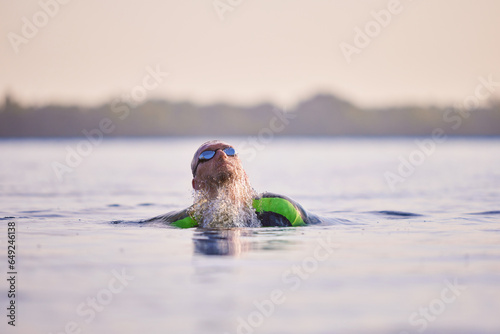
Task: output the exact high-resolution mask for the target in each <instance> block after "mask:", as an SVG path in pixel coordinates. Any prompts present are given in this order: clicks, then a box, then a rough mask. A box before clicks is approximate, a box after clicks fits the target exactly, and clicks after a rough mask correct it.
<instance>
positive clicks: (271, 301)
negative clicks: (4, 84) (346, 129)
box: [0, 137, 500, 334]
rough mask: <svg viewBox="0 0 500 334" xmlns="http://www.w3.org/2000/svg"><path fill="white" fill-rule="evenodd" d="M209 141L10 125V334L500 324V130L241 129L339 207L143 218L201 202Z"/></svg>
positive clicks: (296, 182)
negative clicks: (497, 134)
mask: <svg viewBox="0 0 500 334" xmlns="http://www.w3.org/2000/svg"><path fill="white" fill-rule="evenodd" d="M206 139H211V138H150V139H105V140H102V141H99V140H98V138H95V141H94V142H93V143H92V142H90V141H86V140H83V139H64V140H62V139H46V140H41V139H27V140H1V141H0V152H1V155H2V159H1V162H0V199H1V201H0V219H1V220H0V226H1V229H0V242H1V249H2V251H1V252H0V259H1V260H0V263H1V266H0V268H1V269H2V277H7V278H9V277H10V276H9V275H8V274H7V272H9V269H8V267H7V261H8V257H7V255H8V254H7V246H8V240H9V239H8V238H7V237H8V230H7V228H8V225H11V226H12V225H15V230H16V234H15V236H16V238H15V246H16V254H15V256H16V258H15V261H16V262H15V268H14V270H15V272H16V274H15V276H16V288H15V290H16V296H15V298H8V290H9V289H10V288H9V285H8V282H7V280H6V279H5V278H3V279H2V283H1V290H0V293H1V295H0V301H1V309H2V310H3V311H2V316H1V319H3V320H2V321H1V323H0V332H1V333H23V334H29V333H43V334H46V333H53V334H56V333H221V334H224V333H245V334H248V333H283V334H291V333H308V334H310V333H398V334H403V333H499V332H500V317H499V316H498V315H499V314H500V139H498V138H496V139H495V138H493V139H465V138H453V139H452V138H447V139H446V140H443V141H440V142H437V141H432V139H429V138H390V139H388V138H381V139H373V138H274V139H273V138H257V137H255V138H250V137H248V138H247V137H237V138H223V139H226V140H227V141H229V142H230V143H233V144H234V145H235V146H236V148H237V149H238V148H239V149H240V156H241V159H242V161H243V165H244V167H245V168H246V170H247V173H248V175H249V177H250V181H251V182H252V185H253V186H254V188H255V189H256V190H257V191H258V192H263V191H270V192H274V193H278V194H282V195H286V196H289V197H291V198H292V199H294V200H296V201H297V202H299V203H300V204H302V206H303V207H305V208H306V209H307V210H308V211H310V212H313V213H315V214H317V215H319V216H321V217H323V223H322V224H318V225H313V226H305V227H296V228H291V227H290V228H253V229H250V228H239V229H229V230H203V229H200V228H192V229H179V228H173V227H170V226H165V225H162V224H140V223H138V222H139V221H140V220H142V219H146V218H150V217H154V216H157V215H160V214H163V213H166V212H169V211H171V210H178V209H182V208H185V207H187V206H189V205H190V204H191V203H192V193H191V174H190V168H189V165H190V161H191V157H192V154H193V153H194V151H195V150H196V148H197V147H198V146H199V145H200V144H201V143H202V142H203V141H205V140H206ZM75 152H76V153H75ZM113 221H121V222H120V223H111V222H113ZM9 223H10V224H9ZM11 300H14V301H15V306H16V320H15V324H16V326H15V327H12V326H10V325H8V323H7V322H8V321H9V318H8V317H6V315H8V312H9V311H8V310H7V309H6V308H7V307H8V305H9V304H8V303H9V302H10V301H11Z"/></svg>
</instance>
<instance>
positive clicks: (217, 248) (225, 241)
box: [193, 227, 297, 256]
mask: <svg viewBox="0 0 500 334" xmlns="http://www.w3.org/2000/svg"><path fill="white" fill-rule="evenodd" d="M295 233H297V231H296V230H295V229H294V228H281V227H280V228H265V229H249V228H231V229H203V228H198V229H197V230H196V232H195V233H194V235H193V243H194V252H195V254H203V255H223V256H226V255H229V256H239V255H241V254H243V253H245V252H248V251H250V250H278V249H283V248H285V246H289V245H292V244H294V243H295V242H292V241H290V240H286V239H281V238H279V237H282V236H288V235H291V234H295ZM268 238H272V240H267V239H268Z"/></svg>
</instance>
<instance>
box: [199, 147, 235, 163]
mask: <svg viewBox="0 0 500 334" xmlns="http://www.w3.org/2000/svg"><path fill="white" fill-rule="evenodd" d="M222 151H223V152H224V153H226V154H227V155H228V156H230V157H232V156H234V155H236V150H235V149H234V148H232V147H226V148H225V149H223V150H222ZM215 152H217V150H215V151H205V152H201V154H200V156H199V157H198V159H199V160H210V159H212V158H213V157H214V155H215Z"/></svg>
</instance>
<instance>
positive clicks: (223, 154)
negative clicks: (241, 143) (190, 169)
mask: <svg viewBox="0 0 500 334" xmlns="http://www.w3.org/2000/svg"><path fill="white" fill-rule="evenodd" d="M215 156H216V158H227V154H226V152H224V151H223V150H217V152H215Z"/></svg>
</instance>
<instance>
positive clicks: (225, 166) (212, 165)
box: [193, 143, 244, 190]
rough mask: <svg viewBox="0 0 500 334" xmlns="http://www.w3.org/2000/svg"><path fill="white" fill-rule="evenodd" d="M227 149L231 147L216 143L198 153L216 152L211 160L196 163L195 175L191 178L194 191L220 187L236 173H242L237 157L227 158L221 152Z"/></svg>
mask: <svg viewBox="0 0 500 334" xmlns="http://www.w3.org/2000/svg"><path fill="white" fill-rule="evenodd" d="M227 147H231V146H230V145H228V144H226V143H216V144H212V145H210V146H207V147H206V148H205V149H203V151H201V152H200V153H202V152H205V151H215V150H217V151H216V152H215V155H214V157H213V158H212V159H210V160H201V161H199V162H198V167H197V169H196V174H195V176H194V178H193V188H194V189H195V190H200V189H203V188H204V187H206V186H210V185H216V186H218V185H221V184H223V183H224V182H226V181H228V180H230V179H231V178H233V177H234V176H236V175H237V174H238V173H244V170H243V167H242V165H241V161H240V158H239V157H238V155H234V156H228V155H227V154H226V153H225V152H224V151H223V149H225V148H227Z"/></svg>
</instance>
